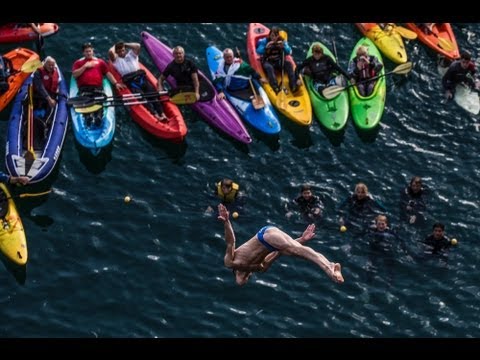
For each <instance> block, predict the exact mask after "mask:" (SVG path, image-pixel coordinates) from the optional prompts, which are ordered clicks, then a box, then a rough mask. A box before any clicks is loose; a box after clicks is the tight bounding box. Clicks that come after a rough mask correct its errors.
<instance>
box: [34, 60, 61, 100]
mask: <svg viewBox="0 0 480 360" xmlns="http://www.w3.org/2000/svg"><path fill="white" fill-rule="evenodd" d="M38 70H39V71H40V74H41V75H42V82H43V86H45V90H47V92H48V93H49V94H50V95H56V94H57V92H58V82H59V76H58V71H57V69H56V68H55V69H54V70H53V74H50V73H48V72H47V71H46V70H45V69H44V68H43V66H42V67H41V68H39V69H38Z"/></svg>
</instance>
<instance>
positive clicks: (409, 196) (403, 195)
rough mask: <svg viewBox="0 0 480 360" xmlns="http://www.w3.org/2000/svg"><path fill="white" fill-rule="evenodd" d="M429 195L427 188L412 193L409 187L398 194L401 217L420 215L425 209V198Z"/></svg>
mask: <svg viewBox="0 0 480 360" xmlns="http://www.w3.org/2000/svg"><path fill="white" fill-rule="evenodd" d="M429 195H430V190H429V189H428V187H422V188H421V189H420V191H419V192H417V193H414V192H413V191H412V189H411V187H410V186H407V187H405V188H404V189H403V190H402V191H401V192H400V208H401V212H402V216H404V215H406V216H410V215H418V214H422V213H423V212H424V211H425V210H426V209H427V204H428V202H427V197H428V196H429Z"/></svg>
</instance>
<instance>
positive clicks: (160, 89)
mask: <svg viewBox="0 0 480 360" xmlns="http://www.w3.org/2000/svg"><path fill="white" fill-rule="evenodd" d="M164 81H165V76H164V75H163V74H161V75H160V77H159V78H158V91H163V82H164Z"/></svg>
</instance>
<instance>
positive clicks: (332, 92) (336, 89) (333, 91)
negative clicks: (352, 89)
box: [322, 85, 345, 100]
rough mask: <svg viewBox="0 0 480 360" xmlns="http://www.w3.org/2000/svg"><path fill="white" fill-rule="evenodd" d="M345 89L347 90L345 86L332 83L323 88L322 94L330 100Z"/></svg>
mask: <svg viewBox="0 0 480 360" xmlns="http://www.w3.org/2000/svg"><path fill="white" fill-rule="evenodd" d="M343 90H345V87H343V86H338V85H332V86H329V87H326V88H325V89H323V90H322V95H323V97H324V98H325V99H327V100H330V99H333V98H334V97H335V96H337V95H338V94H340V93H341V92H342V91H343Z"/></svg>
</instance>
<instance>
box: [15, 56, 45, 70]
mask: <svg viewBox="0 0 480 360" xmlns="http://www.w3.org/2000/svg"><path fill="white" fill-rule="evenodd" d="M40 66H43V64H42V62H41V61H40V59H38V58H35V59H29V60H27V61H25V62H24V63H23V65H22V67H21V68H20V71H21V72H24V73H32V72H34V71H35V70H37V69H38V68H39V67H40ZM17 72H18V70H17Z"/></svg>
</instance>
